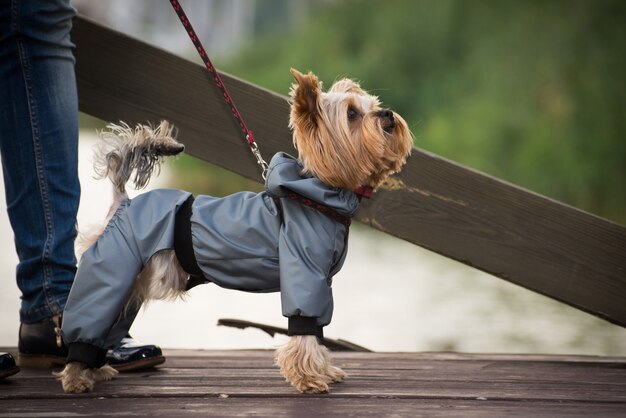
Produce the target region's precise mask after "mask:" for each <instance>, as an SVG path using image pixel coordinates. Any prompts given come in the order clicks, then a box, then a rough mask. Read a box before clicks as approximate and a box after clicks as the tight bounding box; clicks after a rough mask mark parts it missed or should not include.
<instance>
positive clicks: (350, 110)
mask: <svg viewBox="0 0 626 418" xmlns="http://www.w3.org/2000/svg"><path fill="white" fill-rule="evenodd" d="M357 117H359V112H357V111H356V110H354V109H353V108H351V107H349V108H348V120H350V121H353V120H355V119H356V118H357Z"/></svg>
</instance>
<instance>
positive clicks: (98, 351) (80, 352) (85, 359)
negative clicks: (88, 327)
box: [66, 342, 107, 369]
mask: <svg viewBox="0 0 626 418" xmlns="http://www.w3.org/2000/svg"><path fill="white" fill-rule="evenodd" d="M106 353H107V351H106V350H105V349H104V348H100V347H98V346H95V345H91V344H88V343H80V342H76V343H70V345H69V348H68V353H67V360H66V362H67V363H69V362H72V361H79V362H81V363H84V364H85V365H87V367H89V368H91V369H93V368H96V367H102V366H104V363H105V360H106Z"/></svg>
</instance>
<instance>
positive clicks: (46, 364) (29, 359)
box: [17, 353, 65, 369]
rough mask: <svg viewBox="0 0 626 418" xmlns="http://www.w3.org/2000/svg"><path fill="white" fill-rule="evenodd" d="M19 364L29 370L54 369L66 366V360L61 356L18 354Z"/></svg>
mask: <svg viewBox="0 0 626 418" xmlns="http://www.w3.org/2000/svg"><path fill="white" fill-rule="evenodd" d="M17 364H18V365H19V366H20V367H24V368H29V369H49V368H52V367H58V366H65V358H64V357H59V356H46V355H41V354H22V353H20V354H18V356H17Z"/></svg>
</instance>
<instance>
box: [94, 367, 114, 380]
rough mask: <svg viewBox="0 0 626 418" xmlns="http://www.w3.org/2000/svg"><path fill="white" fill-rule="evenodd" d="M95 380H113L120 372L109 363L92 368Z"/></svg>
mask: <svg viewBox="0 0 626 418" xmlns="http://www.w3.org/2000/svg"><path fill="white" fill-rule="evenodd" d="M91 373H92V377H93V380H95V381H96V382H102V381H106V380H112V379H114V378H115V376H117V375H118V374H119V372H118V371H117V370H115V369H114V368H113V367H111V366H109V365H108V364H106V365H104V366H102V367H100V368H99V369H91Z"/></svg>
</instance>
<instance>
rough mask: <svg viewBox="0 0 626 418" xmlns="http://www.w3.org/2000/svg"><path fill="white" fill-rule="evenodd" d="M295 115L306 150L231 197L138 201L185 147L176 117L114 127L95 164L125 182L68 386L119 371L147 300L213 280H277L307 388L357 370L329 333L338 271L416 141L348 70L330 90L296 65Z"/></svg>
mask: <svg viewBox="0 0 626 418" xmlns="http://www.w3.org/2000/svg"><path fill="white" fill-rule="evenodd" d="M291 73H292V75H293V76H294V78H295V80H296V83H295V84H294V85H293V86H292V89H291V92H290V96H291V112H290V119H289V127H290V128H291V129H292V131H293V142H294V145H295V147H296V149H297V151H298V158H297V159H296V158H294V157H291V156H289V155H287V154H284V153H278V154H276V155H275V156H274V158H273V159H272V161H271V163H270V165H269V169H268V172H267V180H266V191H265V192H262V193H258V194H257V193H251V192H241V193H236V194H234V195H231V196H227V197H225V198H219V199H218V198H213V197H210V196H197V197H195V198H194V197H193V196H191V195H190V194H189V193H187V192H184V191H180V190H154V191H150V192H147V193H144V194H142V195H139V196H137V197H136V198H134V199H132V200H129V199H128V197H127V195H126V192H125V184H126V182H127V181H128V180H129V179H130V177H131V175H132V174H133V173H135V177H134V183H135V186H138V187H142V186H145V184H146V183H147V182H148V180H149V179H150V176H151V175H152V174H153V173H154V172H155V171H158V168H159V164H160V163H161V161H162V157H164V156H168V155H175V154H178V153H179V152H181V151H182V150H183V145H182V144H180V143H178V142H177V141H176V140H175V139H174V135H173V127H172V126H171V125H170V124H169V123H168V122H166V121H163V122H161V124H160V125H159V126H158V127H157V128H156V129H153V128H151V127H149V126H141V125H140V126H138V127H137V128H135V129H131V128H130V127H128V126H127V125H122V126H112V129H111V131H110V132H108V133H105V134H104V135H103V138H104V139H105V141H104V142H105V143H104V145H103V146H102V147H101V149H100V150H99V152H98V153H97V158H96V168H97V172H98V173H99V174H100V175H101V176H102V177H108V178H109V179H111V181H112V182H113V184H114V195H115V197H114V203H113V205H112V207H111V209H110V211H109V213H108V215H107V218H106V223H105V225H106V226H105V227H102V228H99V229H98V230H97V231H95V233H93V234H91V236H90V237H88V238H87V240H86V243H85V244H84V248H86V249H85V251H84V253H83V254H82V257H81V261H80V264H79V267H78V272H77V274H76V279H75V281H74V285H73V287H72V290H71V293H70V296H69V298H68V302H67V305H66V308H65V312H64V316H63V325H62V334H63V338H64V340H65V342H66V344H67V345H68V348H69V355H68V360H67V361H68V363H67V365H66V367H65V369H64V370H63V371H62V372H61V373H59V374H58V375H59V377H60V380H61V382H62V386H63V389H64V391H65V392H73V393H79V392H87V391H91V390H92V389H93V385H94V382H96V381H100V380H109V379H112V378H113V377H114V376H115V375H116V374H117V372H116V371H115V370H114V369H112V368H111V367H109V366H107V365H104V364H103V361H104V353H105V352H106V348H108V347H112V346H114V345H115V344H116V343H117V342H119V341H120V339H121V338H122V337H123V336H124V335H125V334H126V332H127V331H128V329H129V328H130V325H131V324H132V321H133V319H134V317H135V315H136V313H137V311H138V309H139V307H140V306H141V304H142V303H143V302H144V301H148V300H150V299H168V298H170V299H171V298H176V297H178V296H181V295H183V294H184V293H185V292H186V291H187V290H188V289H190V288H191V287H193V286H195V285H197V284H203V283H211V282H212V283H216V284H217V285H219V286H223V287H227V288H233V289H239V290H245V291H254V292H269V291H280V292H281V302H282V308H283V315H285V316H287V317H288V320H289V334H290V335H291V337H290V339H289V341H288V342H287V343H286V344H285V345H284V346H282V347H279V348H278V349H277V351H276V357H275V359H276V364H277V366H278V367H279V368H280V372H281V373H282V375H283V376H284V377H285V378H286V380H287V381H288V382H289V383H291V385H293V386H294V387H295V388H296V389H297V390H298V391H300V392H313V393H322V392H327V391H328V385H329V384H330V383H333V382H339V381H341V380H342V379H343V378H344V377H345V376H346V374H345V373H344V372H343V371H342V370H341V369H340V368H338V367H335V366H332V365H331V362H330V359H329V355H328V351H327V349H326V347H324V346H323V345H321V344H319V342H318V337H321V336H322V327H323V326H325V325H327V324H328V323H329V322H330V319H331V316H332V291H331V282H332V277H333V275H334V274H335V273H337V272H338V271H339V269H340V268H341V266H342V264H343V261H344V259H345V255H346V251H347V238H348V227H349V225H350V219H351V218H352V217H353V216H354V214H355V212H356V210H357V208H358V203H359V197H358V196H357V194H356V193H355V192H354V191H355V190H357V189H359V188H361V189H362V188H363V187H366V188H370V190H371V189H375V188H376V187H378V186H379V185H380V184H381V183H382V182H383V181H384V180H385V179H386V178H387V177H388V176H389V175H390V174H392V173H395V172H398V171H399V170H400V168H401V167H402V165H403V164H404V163H405V162H406V158H407V156H408V155H409V154H410V151H411V147H412V143H413V141H412V136H411V133H410V131H409V128H408V126H407V124H406V122H405V121H404V120H403V119H402V118H401V117H400V116H399V115H398V114H396V113H394V112H392V111H391V110H388V109H384V108H382V107H381V105H380V103H379V101H378V99H377V98H376V97H375V96H372V95H369V94H367V93H366V92H365V91H364V90H363V89H361V87H360V86H359V84H357V83H356V82H354V81H352V80H349V79H342V80H340V81H338V82H336V83H335V84H334V85H333V86H332V87H331V88H330V90H328V91H327V92H323V91H322V86H321V83H320V82H319V80H318V79H317V77H316V76H315V75H314V74H313V73H308V74H306V75H305V74H302V73H300V72H298V71H296V70H293V69H292V70H291Z"/></svg>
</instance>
